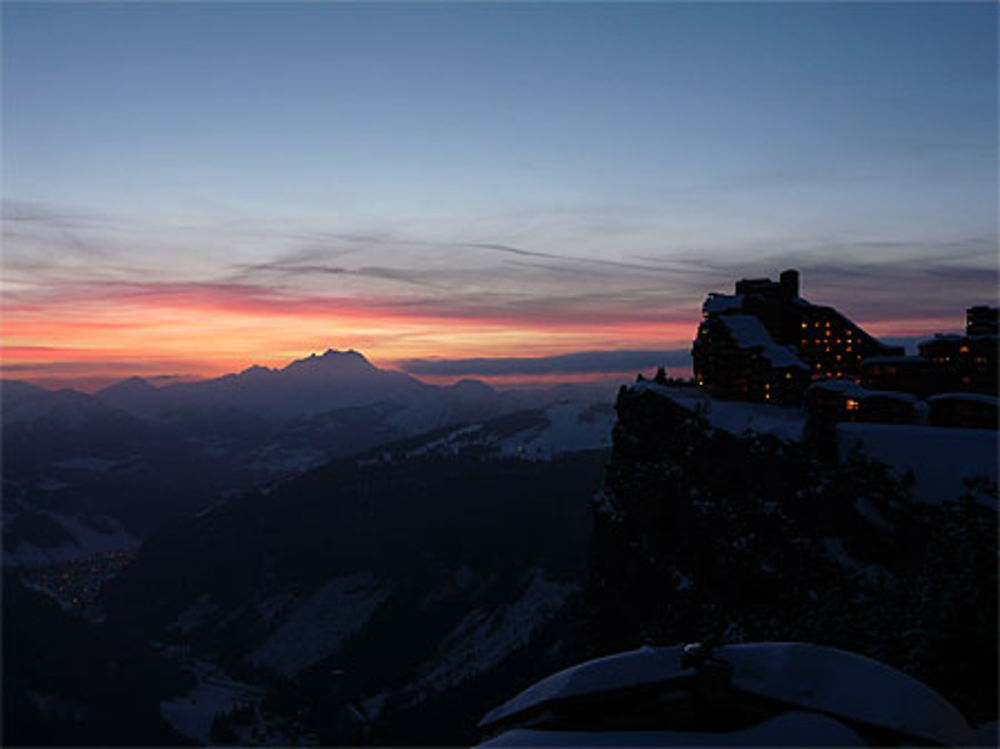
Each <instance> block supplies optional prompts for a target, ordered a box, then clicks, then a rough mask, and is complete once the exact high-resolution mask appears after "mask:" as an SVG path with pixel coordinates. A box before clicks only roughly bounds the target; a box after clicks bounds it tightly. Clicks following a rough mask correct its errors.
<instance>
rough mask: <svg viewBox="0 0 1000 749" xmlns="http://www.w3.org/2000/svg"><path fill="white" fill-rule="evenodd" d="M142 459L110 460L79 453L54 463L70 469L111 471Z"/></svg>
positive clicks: (137, 457)
mask: <svg viewBox="0 0 1000 749" xmlns="http://www.w3.org/2000/svg"><path fill="white" fill-rule="evenodd" d="M137 459H140V458H139V456H135V457H131V458H122V459H120V460H108V459H106V458H97V457H94V456H93V455H78V456H76V457H73V458H67V459H66V460H59V461H56V462H55V463H53V464H52V467H53V468H62V469H65V470H70V471H91V472H92V473H108V472H109V471H111V470H113V469H115V468H119V467H121V466H125V465H127V464H129V463H132V462H133V461H135V460H137Z"/></svg>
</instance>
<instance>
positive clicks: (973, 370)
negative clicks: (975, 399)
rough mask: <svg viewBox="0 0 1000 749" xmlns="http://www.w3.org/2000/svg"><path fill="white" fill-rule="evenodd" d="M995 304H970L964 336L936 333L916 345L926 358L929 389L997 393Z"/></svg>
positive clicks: (996, 314) (966, 314)
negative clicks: (980, 305)
mask: <svg viewBox="0 0 1000 749" xmlns="http://www.w3.org/2000/svg"><path fill="white" fill-rule="evenodd" d="M998 312H1000V309H998V308H997V307H970V308H969V309H968V310H966V313H965V335H964V336H960V335H940V334H939V335H936V336H934V337H933V338H931V339H930V340H928V341H923V342H921V343H919V344H918V345H917V350H918V351H919V352H920V355H921V356H922V357H923V358H924V359H926V360H927V367H928V376H929V378H930V380H931V384H932V386H933V392H938V393H940V392H947V391H956V392H967V393H985V394H988V395H997V389H998V387H997V386H998V383H997V377H998V371H997V359H998V348H997V345H998V340H1000V339H998V335H997V316H998Z"/></svg>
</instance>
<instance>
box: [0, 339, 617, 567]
mask: <svg viewBox="0 0 1000 749" xmlns="http://www.w3.org/2000/svg"><path fill="white" fill-rule="evenodd" d="M610 399H611V393H605V392H603V391H602V390H599V389H594V388H587V387H581V386H571V385H567V386H561V387H554V388H548V389H544V390H525V391H507V392H500V391H497V390H495V389H493V388H491V387H489V386H488V385H486V384H484V383H482V382H479V381H475V380H462V381H459V382H457V383H455V384H453V385H449V386H438V385H429V384H426V383H423V382H421V381H420V380H418V379H416V378H415V377H412V376H410V375H407V374H404V373H402V372H395V371H389V370H384V369H379V368H378V367H375V366H374V365H372V364H371V362H369V361H368V360H367V359H366V358H365V357H364V356H363V355H362V354H360V353H358V352H357V351H335V350H332V349H331V350H328V351H326V352H325V353H324V354H322V355H316V354H313V355H311V356H309V357H307V358H304V359H299V360H296V361H293V362H291V363H290V364H288V365H287V366H285V367H282V368H278V369H270V368H267V367H261V366H253V367H250V368H248V369H246V370H244V371H243V372H240V373H238V374H229V375H225V376H222V377H218V378H215V379H210V380H205V381H201V382H186V383H177V384H170V385H166V386H163V387H157V386H155V385H153V384H151V383H150V382H149V381H147V380H145V379H143V378H141V377H130V378H128V379H125V380H122V381H121V382H118V383H115V384H114V385H111V386H110V387H107V388H105V389H103V390H101V391H99V392H97V393H95V394H93V395H87V394H85V393H81V392H77V391H74V390H56V391H53V390H46V389H44V388H41V387H37V386H35V385H31V384H29V383H25V382H19V381H15V380H6V381H3V382H2V383H0V408H2V415H3V449H4V466H3V479H4V495H5V500H6V501H5V503H4V540H5V544H4V555H5V560H7V561H8V562H12V561H22V562H39V561H45V560H51V559H60V558H66V557H73V556H79V555H84V554H87V553H90V552H92V551H96V550H104V549H107V548H122V547H128V546H135V545H137V544H138V543H139V541H140V540H141V539H142V538H143V537H145V536H146V535H147V534H148V533H149V532H150V531H151V530H152V529H154V528H156V527H158V526H160V525H162V523H163V522H165V521H166V520H168V519H169V518H171V517H176V516H178V515H183V514H187V513H191V512H194V511H197V510H198V509H200V508H202V507H205V506H207V505H210V504H212V503H214V502H217V501H218V500H219V499H221V498H223V497H225V496H229V495H232V494H233V493H237V492H240V491H244V490H247V489H249V488H251V487H258V486H266V485H269V484H272V483H274V482H275V481H278V480H280V479H282V478H285V477H288V476H292V475H295V474H297V473H300V472H302V471H304V470H307V469H310V468H313V467H316V466H319V465H321V464H323V463H324V462H326V461H327V460H330V459H335V458H343V457H348V456H351V455H356V454H358V453H360V452H362V451H365V450H368V449H370V448H373V447H376V446H378V445H384V444H388V443H391V442H397V441H399V440H403V439H407V438H414V437H416V436H417V435H420V434H424V433H428V432H432V431H435V430H448V429H451V428H459V427H463V426H464V427H470V428H471V427H472V426H473V425H477V424H480V425H481V424H484V423H486V422H489V421H490V420H491V419H495V418H497V417H499V416H503V415H513V414H516V413H525V414H529V413H536V412H539V411H540V410H544V409H546V408H548V407H550V406H552V405H553V404H556V403H558V402H560V401H562V402H567V401H568V402H571V403H576V404H578V405H579V409H580V410H581V413H582V412H583V411H586V409H587V408H590V407H591V405H593V404H596V405H597V406H598V407H600V406H601V405H602V404H603V407H604V408H605V418H607V413H609V411H608V410H607V409H608V408H609V405H610ZM574 408H576V406H564V407H563V408H562V411H560V412H559V414H556V413H555V412H553V418H555V419H556V420H560V419H565V418H568V419H569V420H570V422H569V424H568V425H564V426H563V427H562V428H561V429H562V432H561V436H560V435H556V434H554V433H553V434H550V435H549V436H548V437H545V438H542V437H541V432H542V431H544V424H545V423H547V422H545V419H546V417H544V416H538V415H537V413H536V416H535V417H530V416H524V417H522V418H521V419H520V420H518V418H517V417H515V419H514V421H513V422H511V423H513V424H515V425H516V424H521V425H522V426H523V427H524V428H525V429H528V428H529V427H530V428H531V429H534V432H532V434H533V435H534V436H533V438H532V440H530V441H531V442H532V446H531V447H530V448H529V453H530V455H531V456H534V457H545V456H548V455H551V454H553V453H558V452H560V451H561V450H562V449H563V446H562V444H561V442H566V441H567V440H568V442H567V443H566V444H567V445H573V444H577V443H579V444H582V445H583V446H585V447H599V446H601V444H602V443H601V442H600V441H599V440H598V439H597V438H596V437H585V436H584V437H581V436H580V435H579V434H577V435H576V436H574V434H573V433H574V432H580V431H581V430H583V431H584V432H585V431H586V424H587V422H586V421H579V422H577V421H575V416H574V414H572V413H570V411H573V409H574ZM567 409H568V410H567ZM590 413H591V417H590V418H591V421H590V424H591V426H590V431H591V432H594V426H593V418H592V417H593V415H594V414H595V413H596V412H595V411H591V412H590ZM532 418H534V421H532ZM585 418H586V417H585ZM539 419H541V420H539ZM574 424H575V425H577V427H578V428H577V427H574ZM491 428H495V427H491ZM505 428H507V429H508V430H509V428H510V427H505ZM607 430H608V431H609V430H610V427H609V426H608V428H607ZM515 431H516V430H515ZM550 431H551V430H550ZM474 432H477V430H476V429H471V430H470V429H467V430H466V431H465V432H463V434H464V435H465V437H464V440H465V441H466V442H467V441H468V440H469V439H473V440H476V439H478V440H480V441H481V442H482V441H483V440H485V441H486V442H488V443H490V444H494V443H496V444H497V445H499V443H497V441H496V440H495V439H493V440H492V441H491V439H492V438H491V439H487V435H488V431H482V430H479V431H478V436H475V437H474V436H473V433H474ZM512 435H513V433H512V434H511V435H508V437H511V436H512ZM539 439H542V442H538V440H539ZM581 439H582V440H583V442H580V440H581ZM546 440H547V441H546ZM574 440H576V442H574ZM523 441H524V440H522V442H523ZM536 443H537V444H536ZM606 443H607V439H605V442H604V444H606ZM484 444H485V443H484ZM510 445H513V447H510V446H508V447H510V449H514V450H516V449H517V447H518V446H517V445H515V444H514V443H513V442H511V443H510ZM520 447H521V453H522V456H523V454H524V452H525V450H524V445H520ZM497 449H498V450H501V451H502V450H503V449H505V448H503V447H502V446H497Z"/></svg>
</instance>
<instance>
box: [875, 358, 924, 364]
mask: <svg viewBox="0 0 1000 749" xmlns="http://www.w3.org/2000/svg"><path fill="white" fill-rule="evenodd" d="M863 363H864V364H926V363H927V360H926V359H925V358H924V357H922V356H869V357H867V358H866V359H865V360H864V362H863Z"/></svg>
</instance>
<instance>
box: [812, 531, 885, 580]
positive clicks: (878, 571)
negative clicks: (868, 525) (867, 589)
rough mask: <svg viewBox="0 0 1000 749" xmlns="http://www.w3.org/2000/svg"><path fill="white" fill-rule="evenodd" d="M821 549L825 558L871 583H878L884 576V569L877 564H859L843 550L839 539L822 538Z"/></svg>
mask: <svg viewBox="0 0 1000 749" xmlns="http://www.w3.org/2000/svg"><path fill="white" fill-rule="evenodd" d="M823 548H824V550H825V551H826V553H827V556H829V557H830V558H831V559H833V560H834V561H835V562H837V563H838V564H841V565H843V566H844V567H847V568H849V569H852V570H854V571H855V572H857V573H858V574H859V575H860V576H861V577H864V578H866V579H868V580H870V581H872V582H878V581H879V580H881V579H883V578H884V577H885V575H886V571H885V568H883V567H882V566H880V565H878V564H866V563H865V562H860V561H858V560H857V559H855V558H854V557H852V556H851V555H850V554H848V553H847V549H845V548H844V544H843V543H842V542H841V540H840V539H839V538H832V537H828V538H824V539H823Z"/></svg>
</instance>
